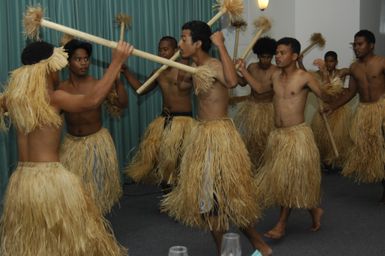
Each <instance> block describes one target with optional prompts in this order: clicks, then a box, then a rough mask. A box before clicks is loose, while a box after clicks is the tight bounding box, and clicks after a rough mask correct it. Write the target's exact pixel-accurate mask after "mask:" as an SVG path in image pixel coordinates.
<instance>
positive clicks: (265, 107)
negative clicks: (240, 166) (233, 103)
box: [234, 99, 274, 167]
mask: <svg viewBox="0 0 385 256" xmlns="http://www.w3.org/2000/svg"><path fill="white" fill-rule="evenodd" d="M234 123H235V125H236V126H237V128H238V131H239V133H240V134H241V136H242V139H243V141H244V142H245V144H246V148H247V150H248V151H249V153H250V158H251V161H252V162H253V164H254V166H256V167H258V166H259V165H260V162H261V157H262V154H263V152H264V150H265V147H266V143H267V137H268V136H269V133H270V132H271V131H272V130H273V128H274V108H273V103H272V102H256V101H254V100H250V99H249V100H247V101H245V102H243V103H241V104H240V106H239V109H238V112H237V114H236V116H235V117H234Z"/></svg>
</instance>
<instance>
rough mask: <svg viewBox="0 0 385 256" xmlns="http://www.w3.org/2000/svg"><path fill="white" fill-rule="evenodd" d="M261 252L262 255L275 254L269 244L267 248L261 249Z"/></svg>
mask: <svg viewBox="0 0 385 256" xmlns="http://www.w3.org/2000/svg"><path fill="white" fill-rule="evenodd" d="M259 252H260V253H261V254H262V256H270V255H273V250H272V249H271V248H270V247H269V246H267V248H264V249H262V248H261V249H259Z"/></svg>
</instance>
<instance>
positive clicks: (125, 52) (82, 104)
mask: <svg viewBox="0 0 385 256" xmlns="http://www.w3.org/2000/svg"><path fill="white" fill-rule="evenodd" d="M133 50H134V48H133V46H131V45H130V44H128V43H126V42H119V43H118V46H117V48H116V50H115V51H114V52H113V55H112V62H111V64H110V66H109V67H108V69H107V71H106V73H105V74H104V76H103V78H102V79H100V80H98V81H97V82H96V84H95V86H94V87H93V88H92V90H90V91H89V92H88V93H87V94H81V95H73V94H70V93H67V92H65V91H63V90H56V91H54V92H53V93H52V95H51V104H52V105H53V106H55V107H58V108H59V109H62V110H64V111H67V112H83V111H87V110H90V109H94V108H96V107H97V106H99V105H100V104H101V103H102V102H103V100H104V98H105V97H106V96H107V94H108V92H109V91H110V90H111V89H112V86H113V85H114V81H115V79H116V76H117V75H118V73H119V71H120V67H121V65H122V64H123V63H124V62H125V61H126V59H127V58H128V56H129V55H131V54H132V51H133Z"/></svg>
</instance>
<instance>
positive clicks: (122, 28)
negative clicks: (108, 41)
mask: <svg viewBox="0 0 385 256" xmlns="http://www.w3.org/2000/svg"><path fill="white" fill-rule="evenodd" d="M124 25H125V23H124V22H120V37H119V38H120V41H123V39H124V29H125V26H124Z"/></svg>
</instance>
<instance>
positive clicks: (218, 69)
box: [205, 58, 223, 78]
mask: <svg viewBox="0 0 385 256" xmlns="http://www.w3.org/2000/svg"><path fill="white" fill-rule="evenodd" d="M205 65H208V66H209V67H210V68H211V69H212V70H213V71H214V73H215V74H216V77H217V78H218V77H222V76H223V68H222V62H220V61H219V60H218V59H215V58H210V59H209V60H208V61H207V62H206V63H205Z"/></svg>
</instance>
